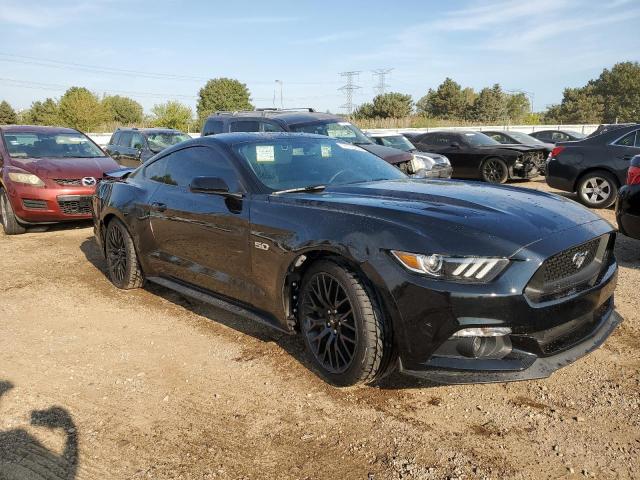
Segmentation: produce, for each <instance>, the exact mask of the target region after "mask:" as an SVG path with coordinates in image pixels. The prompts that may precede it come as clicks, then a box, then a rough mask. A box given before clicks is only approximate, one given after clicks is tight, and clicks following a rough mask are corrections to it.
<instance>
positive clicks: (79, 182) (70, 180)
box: [53, 178, 82, 186]
mask: <svg viewBox="0 0 640 480" xmlns="http://www.w3.org/2000/svg"><path fill="white" fill-rule="evenodd" d="M53 181H54V182H56V183H57V184H58V185H63V186H67V185H82V180H81V179H79V178H55V179H54V180H53Z"/></svg>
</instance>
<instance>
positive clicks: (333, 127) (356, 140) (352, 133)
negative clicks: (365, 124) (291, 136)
mask: <svg viewBox="0 0 640 480" xmlns="http://www.w3.org/2000/svg"><path fill="white" fill-rule="evenodd" d="M291 131H292V132H298V133H315V134H316V135H324V136H325V137H331V138H336V139H338V140H342V141H344V142H349V143H353V144H355V145H358V144H370V143H372V142H371V140H369V139H368V138H367V137H366V136H365V134H364V133H362V132H361V131H360V129H359V128H358V127H356V126H355V125H353V124H351V123H349V122H335V121H328V122H327V121H323V122H315V123H306V124H304V125H292V126H291Z"/></svg>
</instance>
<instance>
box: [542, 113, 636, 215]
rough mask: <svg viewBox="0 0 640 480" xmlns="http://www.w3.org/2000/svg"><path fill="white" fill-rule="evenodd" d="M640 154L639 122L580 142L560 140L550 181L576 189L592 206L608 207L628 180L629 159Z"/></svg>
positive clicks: (549, 172) (550, 166)
mask: <svg viewBox="0 0 640 480" xmlns="http://www.w3.org/2000/svg"><path fill="white" fill-rule="evenodd" d="M638 154H640V124H633V125H631V126H628V127H624V128H617V129H613V130H610V131H607V132H605V133H602V134H600V135H597V136H595V137H589V138H585V139H584V140H580V141H577V142H566V143H565V142H561V143H559V144H557V145H556V148H554V149H553V151H552V152H551V155H550V156H549V160H548V162H547V176H546V179H547V184H548V185H549V186H550V187H553V188H557V189H558V190H564V191H565V192H575V193H577V194H578V199H579V200H580V202H582V203H583V204H585V205H587V206H588V207H591V208H607V207H610V206H611V205H613V203H614V202H615V201H616V197H617V194H618V189H619V188H620V186H621V185H624V184H625V181H626V178H627V170H628V168H629V161H630V160H631V158H633V157H634V156H635V155H638Z"/></svg>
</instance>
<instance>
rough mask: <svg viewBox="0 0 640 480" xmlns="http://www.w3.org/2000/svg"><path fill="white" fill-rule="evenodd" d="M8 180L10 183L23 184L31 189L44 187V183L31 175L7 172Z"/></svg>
mask: <svg viewBox="0 0 640 480" xmlns="http://www.w3.org/2000/svg"><path fill="white" fill-rule="evenodd" d="M9 178H10V179H11V181H12V182H16V183H24V184H26V185H31V186H32V187H44V182H43V181H42V180H41V179H40V177H38V176H37V175H34V174H33V173H26V172H24V173H22V172H9Z"/></svg>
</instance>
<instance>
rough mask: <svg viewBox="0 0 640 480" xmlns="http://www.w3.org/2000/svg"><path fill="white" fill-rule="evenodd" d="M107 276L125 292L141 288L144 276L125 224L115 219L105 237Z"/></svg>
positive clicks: (109, 225) (110, 223)
mask: <svg viewBox="0 0 640 480" xmlns="http://www.w3.org/2000/svg"><path fill="white" fill-rule="evenodd" d="M105 255H106V257H107V276H108V277H109V280H111V283H113V284H114V285H115V286H116V287H118V288H122V289H123V290H130V289H132V288H139V287H141V286H142V284H143V283H144V276H143V274H142V269H141V268H140V262H138V255H137V254H136V249H135V246H134V244H133V239H132V238H131V235H130V234H129V231H128V230H127V228H126V227H125V226H124V224H123V223H122V222H121V221H120V220H118V219H116V218H114V219H113V220H111V221H110V222H109V224H108V226H107V234H106V235H105Z"/></svg>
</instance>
